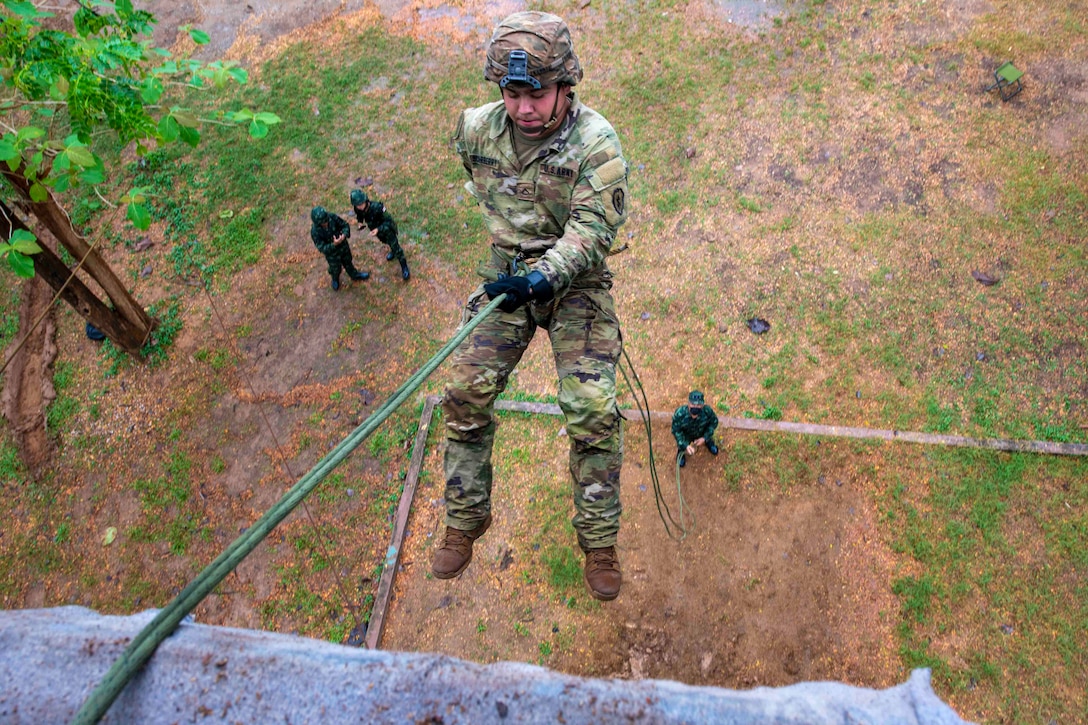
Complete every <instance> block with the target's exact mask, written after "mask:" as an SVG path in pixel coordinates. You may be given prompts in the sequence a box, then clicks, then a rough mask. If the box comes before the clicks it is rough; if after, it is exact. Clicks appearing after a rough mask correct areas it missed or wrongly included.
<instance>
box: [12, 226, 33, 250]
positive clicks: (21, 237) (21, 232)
mask: <svg viewBox="0 0 1088 725" xmlns="http://www.w3.org/2000/svg"><path fill="white" fill-rule="evenodd" d="M35 239H37V237H36V236H34V233H33V232H31V231H28V230H26V229H16V230H15V231H14V232H12V233H11V246H12V247H14V246H16V245H18V244H19V243H20V242H27V241H29V242H33V241H34V240H35Z"/></svg>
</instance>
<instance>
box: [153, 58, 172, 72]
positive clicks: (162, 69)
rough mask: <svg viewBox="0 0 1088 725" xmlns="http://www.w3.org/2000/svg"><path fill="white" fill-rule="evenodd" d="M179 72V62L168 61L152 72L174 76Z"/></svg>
mask: <svg viewBox="0 0 1088 725" xmlns="http://www.w3.org/2000/svg"><path fill="white" fill-rule="evenodd" d="M177 72H178V64H177V61H173V60H168V61H166V62H165V63H163V64H162V65H160V66H159V67H158V68H156V69H155V70H153V71H152V73H155V74H156V75H173V74H174V73H177Z"/></svg>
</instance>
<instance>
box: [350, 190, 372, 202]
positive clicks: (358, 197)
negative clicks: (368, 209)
mask: <svg viewBox="0 0 1088 725" xmlns="http://www.w3.org/2000/svg"><path fill="white" fill-rule="evenodd" d="M368 201H370V200H369V199H368V198H367V196H366V192H365V191H363V190H361V189H352V190H351V204H352V206H362V205H363V204H365V203H367V202H368Z"/></svg>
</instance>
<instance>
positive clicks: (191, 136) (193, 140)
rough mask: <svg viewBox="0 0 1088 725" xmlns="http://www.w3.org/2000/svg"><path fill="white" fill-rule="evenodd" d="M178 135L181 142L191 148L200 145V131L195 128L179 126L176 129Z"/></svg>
mask: <svg viewBox="0 0 1088 725" xmlns="http://www.w3.org/2000/svg"><path fill="white" fill-rule="evenodd" d="M178 133H179V134H180V135H181V140H182V141H184V142H185V143H187V144H189V145H190V146H192V147H193V148H196V145H197V144H199V143H200V131H197V130H196V129H195V128H187V127H185V126H181V127H179V128H178Z"/></svg>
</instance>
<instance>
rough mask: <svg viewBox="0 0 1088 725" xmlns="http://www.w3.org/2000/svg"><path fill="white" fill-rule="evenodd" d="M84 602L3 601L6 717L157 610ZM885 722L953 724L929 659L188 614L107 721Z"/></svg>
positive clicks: (101, 657)
mask: <svg viewBox="0 0 1088 725" xmlns="http://www.w3.org/2000/svg"><path fill="white" fill-rule="evenodd" d="M154 614H155V613H154V612H153V611H147V612H142V613H140V614H135V615H132V616H129V617H115V616H104V615H100V614H98V613H96V612H94V611H91V610H89V609H85V608H83V607H58V608H55V609H29V610H18V611H0V723H13V724H17V723H34V724H35V725H38V724H39V723H62V722H68V721H70V720H71V718H72V717H73V716H74V715H75V713H76V711H77V710H78V709H79V707H80V705H81V704H82V703H83V701H84V700H85V699H86V698H87V697H88V695H90V693H91V691H92V690H93V688H94V686H95V684H97V683H98V681H99V680H100V678H101V677H102V676H103V675H104V674H105V673H106V671H107V670H108V669H109V668H110V666H111V665H112V664H113V662H114V660H115V659H116V658H117V657H118V656H119V655H120V654H121V653H122V652H123V651H124V648H125V646H126V645H127V644H128V642H129V641H130V640H131V638H132V637H134V636H135V635H136V634H137V633H138V632H139V631H140V630H141V629H142V628H143V627H144V626H145V625H146V624H147V623H148V622H150V621H151V619H152V618H153V617H154ZM272 721H275V722H285V723H419V722H425V723H443V724H444V725H453V724H454V723H498V722H502V723H507V722H509V723H549V724H550V723H556V722H565V723H568V725H576V724H578V723H613V722H624V723H693V724H695V723H700V724H701V723H720V724H722V725H732V724H737V725H739V724H741V723H745V724H750V723H775V724H776V725H791V724H793V723H798V724H800V723H805V724H806V725H808V724H810V723H879V724H881V725H897V724H902V725H915V724H919V723H921V724H925V725H958V724H959V723H963V722H964V721H963V720H961V719H960V718H959V717H958V716H957V715H956V713H955V712H953V711H952V710H951V709H950V708H949V707H948V706H947V705H945V704H944V703H943V702H941V701H940V700H939V699H938V698H937V697H936V695H934V694H933V690H932V689H931V688H930V684H929V672H928V671H927V670H915V671H914V672H913V673H912V674H911V677H910V679H909V680H907V681H906V682H904V683H903V684H901V685H897V686H895V687H891V688H888V689H887V690H869V689H864V688H859V687H850V686H847V685H842V684H838V683H834V682H820V683H802V684H798V685H791V686H789V687H780V688H766V687H760V688H756V689H754V690H748V691H743V692H739V691H733V690H723V689H718V688H714V687H691V686H688V685H683V684H680V683H677V682H670V681H667V680H638V681H627V680H599V679H592V680H591V679H581V678H578V677H572V676H569V675H563V674H559V673H556V672H552V671H550V670H547V669H544V668H542V667H536V666H533V665H527V664H520V663H513V662H503V663H499V664H493V665H478V664H474V663H470V662H464V661H461V660H457V659H454V658H451V657H444V656H440V655H431V654H411V653H401V652H385V651H371V650H359V649H354V648H351V647H344V646H341V645H335V644H330V643H328V642H322V641H318V640H311V639H305V638H302V637H292V636H288V635H282V634H274V633H269V632H259V631H252V630H243V629H230V628H226V627H211V626H206V625H201V624H192V623H183V624H182V625H181V626H180V627H179V628H178V630H177V631H176V632H175V633H174V634H173V635H172V636H170V637H169V638H167V639H166V641H164V642H163V643H162V644H161V645H160V646H159V649H158V651H157V652H156V653H155V655H154V656H153V657H152V658H151V660H150V662H148V664H147V665H146V666H145V667H144V669H143V670H142V671H141V672H140V674H139V675H137V676H136V678H134V679H133V680H132V681H131V682H130V683H129V684H128V686H127V687H126V688H125V690H124V692H122V693H121V695H120V697H119V698H118V699H117V701H116V702H115V703H114V704H113V707H112V708H111V709H110V711H109V713H108V714H107V715H106V718H105V719H104V721H103V722H110V723H133V722H139V723H195V722H200V723H220V722H222V723H238V722H241V723H257V722H272Z"/></svg>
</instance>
